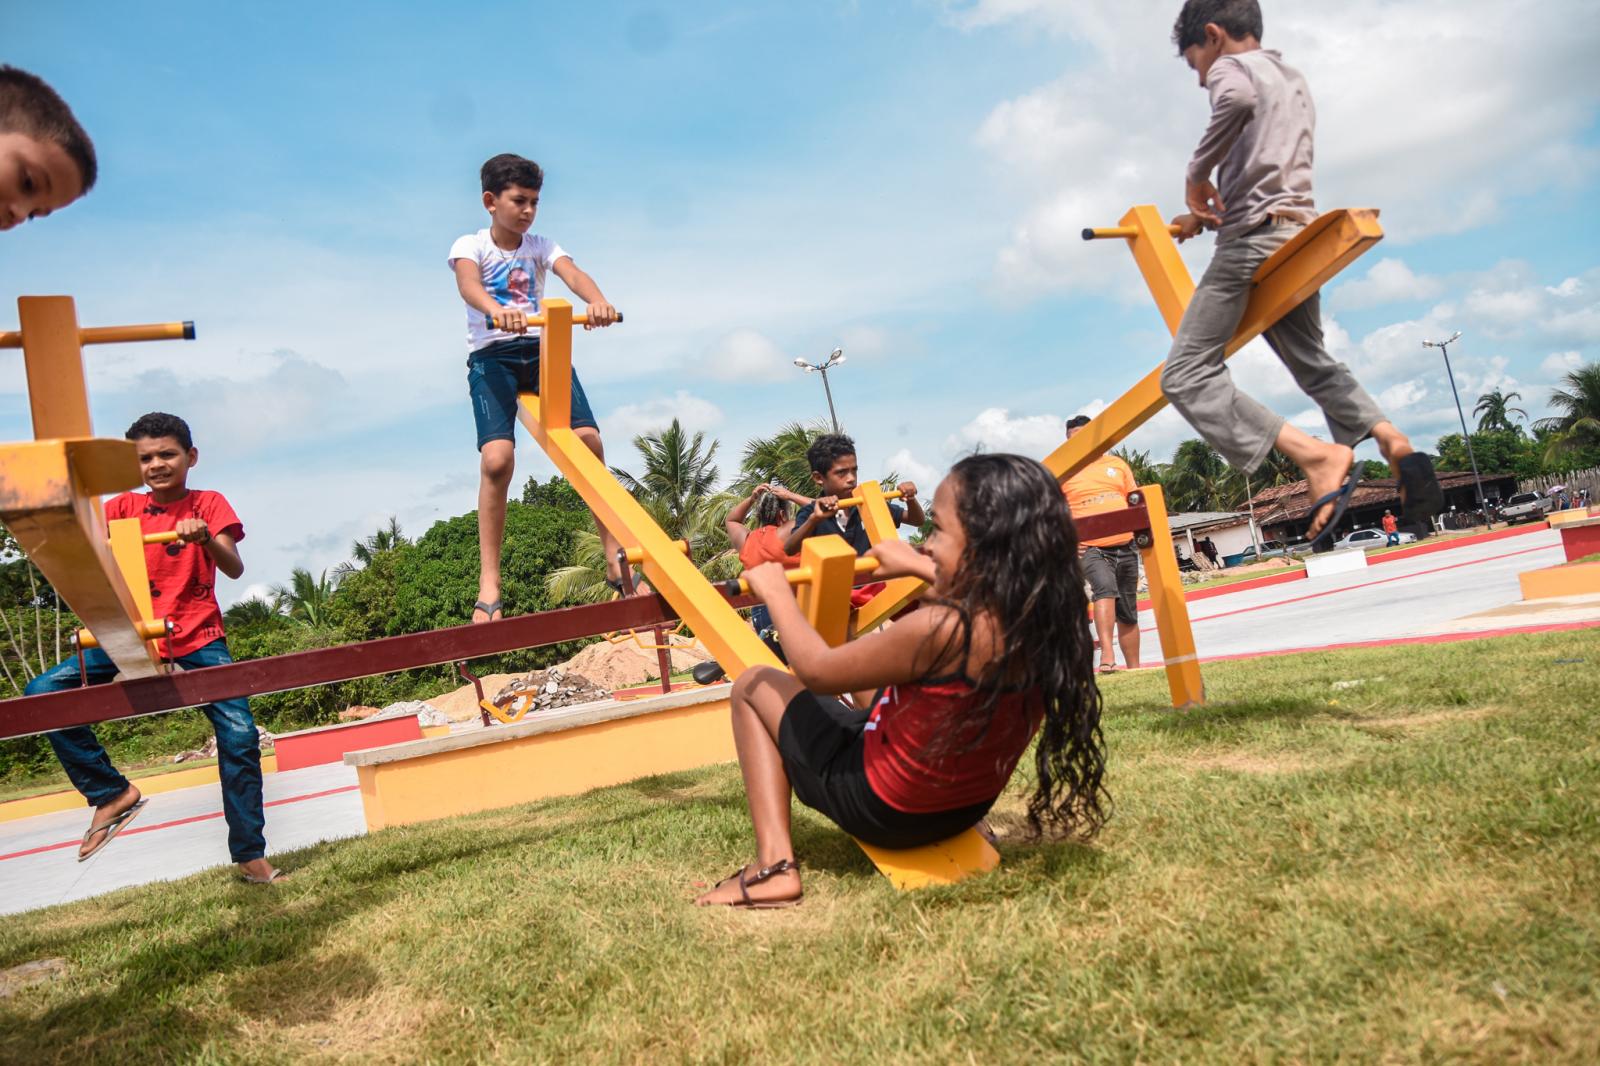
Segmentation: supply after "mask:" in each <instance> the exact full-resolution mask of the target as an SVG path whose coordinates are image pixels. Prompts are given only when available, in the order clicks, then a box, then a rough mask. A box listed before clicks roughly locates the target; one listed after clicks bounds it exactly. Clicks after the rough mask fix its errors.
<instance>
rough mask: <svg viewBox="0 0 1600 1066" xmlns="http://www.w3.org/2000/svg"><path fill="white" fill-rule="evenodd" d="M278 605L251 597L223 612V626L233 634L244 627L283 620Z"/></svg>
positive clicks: (258, 597)
mask: <svg viewBox="0 0 1600 1066" xmlns="http://www.w3.org/2000/svg"><path fill="white" fill-rule="evenodd" d="M282 617H283V615H282V614H280V613H279V611H278V605H277V604H275V603H273V602H271V601H270V600H265V599H262V598H261V597H260V596H250V597H247V598H245V599H242V600H240V601H239V602H238V603H236V604H234V605H233V606H232V607H229V608H228V609H227V610H226V611H223V612H222V624H223V626H224V627H225V628H226V629H227V630H228V632H229V633H232V632H233V631H234V630H235V629H240V628H243V627H244V626H252V625H262V624H265V623H268V622H271V621H273V620H274V619H278V618H282Z"/></svg>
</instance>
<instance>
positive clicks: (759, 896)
mask: <svg viewBox="0 0 1600 1066" xmlns="http://www.w3.org/2000/svg"><path fill="white" fill-rule="evenodd" d="M803 895H804V891H803V890H802V889H801V887H800V866H799V864H798V863H796V862H793V861H792V860H789V859H779V860H778V861H777V862H775V863H773V864H771V865H770V866H756V865H754V864H751V865H749V866H745V867H742V868H740V869H738V870H735V871H734V872H733V873H731V874H729V875H728V876H727V877H724V878H723V879H722V880H721V881H718V882H717V883H716V885H715V886H713V887H712V889H711V891H709V892H706V893H703V894H702V895H700V896H697V897H696V898H695V901H694V902H695V906H697V907H718V906H722V907H750V908H754V909H757V910H766V909H773V908H777V907H791V906H793V905H794V904H796V903H799V902H800V899H801V897H802V896H803Z"/></svg>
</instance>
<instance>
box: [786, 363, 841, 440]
mask: <svg viewBox="0 0 1600 1066" xmlns="http://www.w3.org/2000/svg"><path fill="white" fill-rule="evenodd" d="M842 362H844V349H843V348H835V349H834V350H833V351H831V352H829V353H828V360H827V362H825V363H808V362H806V361H805V360H804V359H800V358H796V359H795V361H794V365H795V366H797V367H799V368H800V369H801V370H804V371H805V372H806V373H807V374H812V373H816V374H821V375H822V391H823V392H824V393H825V394H826V395H827V397H828V418H829V419H830V420H831V421H832V422H833V431H834V432H835V433H838V432H839V416H838V415H836V414H834V413H833V390H832V389H831V388H829V387H828V371H830V370H832V369H833V368H834V367H836V366H838V365H839V364H840V363H842Z"/></svg>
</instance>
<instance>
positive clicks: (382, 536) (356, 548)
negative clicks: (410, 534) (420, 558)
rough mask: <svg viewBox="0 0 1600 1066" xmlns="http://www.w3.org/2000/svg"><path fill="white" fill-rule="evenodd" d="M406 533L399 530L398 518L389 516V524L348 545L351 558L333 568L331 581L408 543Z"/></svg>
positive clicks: (335, 580) (336, 581)
mask: <svg viewBox="0 0 1600 1066" xmlns="http://www.w3.org/2000/svg"><path fill="white" fill-rule="evenodd" d="M410 543H411V541H410V539H409V538H407V537H406V535H405V534H404V533H402V532H400V520H399V519H398V518H396V517H395V516H394V515H390V516H389V524H388V525H386V526H381V527H379V529H378V531H377V532H375V533H373V534H372V535H371V536H370V537H368V538H367V539H366V540H358V541H355V542H354V543H352V544H351V545H350V554H351V556H352V558H350V559H346V560H345V561H344V562H342V563H340V564H339V565H338V566H336V567H334V568H333V582H334V584H336V585H337V584H338V583H339V582H341V581H343V580H344V579H345V578H347V577H349V576H350V575H351V574H353V573H355V572H356V571H357V570H360V569H361V568H362V567H366V566H370V565H372V560H374V559H376V558H377V557H378V556H380V555H382V554H383V553H384V552H386V551H393V550H394V549H396V548H398V547H400V545H402V544H410Z"/></svg>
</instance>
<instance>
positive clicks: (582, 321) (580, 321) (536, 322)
mask: <svg viewBox="0 0 1600 1066" xmlns="http://www.w3.org/2000/svg"><path fill="white" fill-rule="evenodd" d="M588 321H589V316H588V315H587V314H575V315H573V316H572V322H573V324H574V325H578V326H582V325H586V324H588ZM617 322H618V323H619V324H620V323H621V322H622V312H621V311H618V312H617ZM483 324H484V325H486V326H488V327H489V328H490V329H499V328H500V327H499V326H498V325H496V324H495V321H494V316H493V315H488V314H486V315H484V316H483ZM191 325H192V323H191ZM542 325H544V316H543V315H529V316H528V327H529V328H530V329H531V328H533V327H534V326H542ZM0 336H4V334H0ZM0 347H4V345H0Z"/></svg>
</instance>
